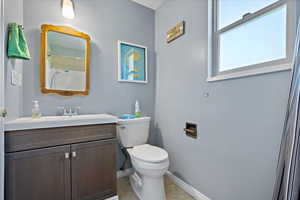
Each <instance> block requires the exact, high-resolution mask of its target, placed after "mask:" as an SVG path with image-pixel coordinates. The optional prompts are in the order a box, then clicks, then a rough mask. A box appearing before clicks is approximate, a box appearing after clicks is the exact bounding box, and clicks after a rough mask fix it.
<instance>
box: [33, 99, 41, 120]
mask: <svg viewBox="0 0 300 200" xmlns="http://www.w3.org/2000/svg"><path fill="white" fill-rule="evenodd" d="M41 116H42V113H41V110H40V106H39V102H38V101H33V107H32V118H33V119H38V118H40V117H41Z"/></svg>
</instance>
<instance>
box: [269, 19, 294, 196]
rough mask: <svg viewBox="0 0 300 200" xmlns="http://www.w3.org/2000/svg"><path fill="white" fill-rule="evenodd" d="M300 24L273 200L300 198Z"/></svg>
mask: <svg viewBox="0 0 300 200" xmlns="http://www.w3.org/2000/svg"><path fill="white" fill-rule="evenodd" d="M299 98H300V22H299V24H298V31H297V39H296V46H295V53H294V61H293V78H292V82H291V87H290V95H289V101H288V107H287V113H286V118H285V124H284V130H283V135H282V141H281V147H280V154H279V160H278V166H277V179H276V183H275V187H274V192H273V200H299V198H300V194H299V192H300V163H299V161H300V159H299V158H300V139H299V138H300V115H299V114H300V112H299V111H300V110H299V109H300V99H299Z"/></svg>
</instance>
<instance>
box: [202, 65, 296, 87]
mask: <svg viewBox="0 0 300 200" xmlns="http://www.w3.org/2000/svg"><path fill="white" fill-rule="evenodd" d="M291 69H292V64H291V63H289V64H285V65H279V66H272V67H263V68H257V69H251V70H250V69H248V70H244V71H240V72H232V73H230V74H222V75H216V76H210V77H208V78H207V79H206V81H207V82H215V81H222V80H228V79H236V78H242V77H248V76H255V75H260V74H268V73H273V72H280V71H287V70H291Z"/></svg>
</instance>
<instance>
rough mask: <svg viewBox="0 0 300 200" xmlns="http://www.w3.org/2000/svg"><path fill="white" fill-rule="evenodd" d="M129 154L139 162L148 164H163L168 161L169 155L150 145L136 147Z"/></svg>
mask: <svg viewBox="0 0 300 200" xmlns="http://www.w3.org/2000/svg"><path fill="white" fill-rule="evenodd" d="M129 154H130V155H131V156H132V157H133V158H134V159H137V160H140V161H143V162H147V163H161V162H164V161H166V160H168V157H169V156H168V153H167V152H166V151H165V150H164V149H162V148H159V147H156V146H152V145H149V144H143V145H139V146H135V147H133V148H132V149H129Z"/></svg>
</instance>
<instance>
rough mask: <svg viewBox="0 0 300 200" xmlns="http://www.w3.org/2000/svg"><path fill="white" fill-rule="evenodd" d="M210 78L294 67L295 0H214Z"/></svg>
mask: <svg viewBox="0 0 300 200" xmlns="http://www.w3.org/2000/svg"><path fill="white" fill-rule="evenodd" d="M211 1H212V4H211V7H212V13H211V15H212V20H211V21H212V22H211V24H212V33H211V34H212V37H211V41H210V46H211V50H212V52H211V56H210V59H211V63H210V69H209V74H208V75H209V77H208V81H215V80H223V79H229V78H236V77H241V76H249V75H254V74H261V73H268V72H274V71H281V70H287V69H290V68H291V61H292V53H293V45H294V41H295V40H294V38H295V31H296V10H295V7H296V5H295V0H211Z"/></svg>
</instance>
